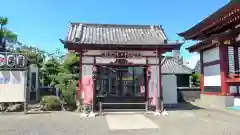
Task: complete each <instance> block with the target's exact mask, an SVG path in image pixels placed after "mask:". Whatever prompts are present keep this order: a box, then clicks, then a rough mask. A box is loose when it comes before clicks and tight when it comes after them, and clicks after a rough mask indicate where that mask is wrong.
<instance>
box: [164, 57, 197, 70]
mask: <svg viewBox="0 0 240 135" xmlns="http://www.w3.org/2000/svg"><path fill="white" fill-rule="evenodd" d="M167 57H168V59H172V60H173V61H174V62H176V63H177V64H179V65H180V66H182V67H183V68H185V69H187V70H189V71H192V70H193V69H191V68H190V67H188V66H186V65H184V64H183V63H181V62H179V61H178V60H177V58H176V57H174V56H167Z"/></svg>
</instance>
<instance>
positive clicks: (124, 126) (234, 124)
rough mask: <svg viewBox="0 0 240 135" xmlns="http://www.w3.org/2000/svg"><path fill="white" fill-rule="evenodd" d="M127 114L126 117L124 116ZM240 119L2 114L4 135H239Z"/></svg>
mask: <svg viewBox="0 0 240 135" xmlns="http://www.w3.org/2000/svg"><path fill="white" fill-rule="evenodd" d="M122 115H125V116H122ZM239 122H240V117H239V116H237V115H230V114H228V113H224V112H219V111H215V110H205V109H203V110H182V111H181V110H178V111H177V110H174V111H169V116H159V117H157V116H154V115H152V114H121V115H119V114H112V115H110V114H108V115H106V116H98V117H95V118H81V117H80V114H79V113H73V112H53V113H48V114H29V115H24V114H20V113H19V114H9V115H8V114H6V115H5V114H3V115H1V113H0V135H239V133H240V128H239Z"/></svg>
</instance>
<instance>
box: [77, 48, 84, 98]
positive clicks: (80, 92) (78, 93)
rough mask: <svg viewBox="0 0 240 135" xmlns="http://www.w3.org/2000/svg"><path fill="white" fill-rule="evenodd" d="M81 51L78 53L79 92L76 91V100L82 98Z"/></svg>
mask: <svg viewBox="0 0 240 135" xmlns="http://www.w3.org/2000/svg"><path fill="white" fill-rule="evenodd" d="M82 53H83V52H82V51H79V57H80V58H79V82H78V88H79V90H78V92H77V95H78V96H77V98H78V99H81V98H82V97H81V96H82V65H83V64H82V57H83V55H82Z"/></svg>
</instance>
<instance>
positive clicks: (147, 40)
mask: <svg viewBox="0 0 240 135" xmlns="http://www.w3.org/2000/svg"><path fill="white" fill-rule="evenodd" d="M67 40H68V41H72V42H77V43H81V44H122V45H124V44H129V45H159V44H164V43H166V41H167V38H166V35H165V33H164V31H163V29H162V27H161V26H152V25H116V24H86V23H71V24H70V26H69V30H68V37H67Z"/></svg>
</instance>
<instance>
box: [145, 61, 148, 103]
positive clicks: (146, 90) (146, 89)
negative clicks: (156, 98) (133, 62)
mask: <svg viewBox="0 0 240 135" xmlns="http://www.w3.org/2000/svg"><path fill="white" fill-rule="evenodd" d="M148 70H149V65H148V57H146V84H145V85H146V88H145V92H146V94H145V96H146V101H147V102H148V91H149V90H148V87H149V84H148V83H149V80H148V79H149V78H148V76H149V74H148V72H149V71H148Z"/></svg>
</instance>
